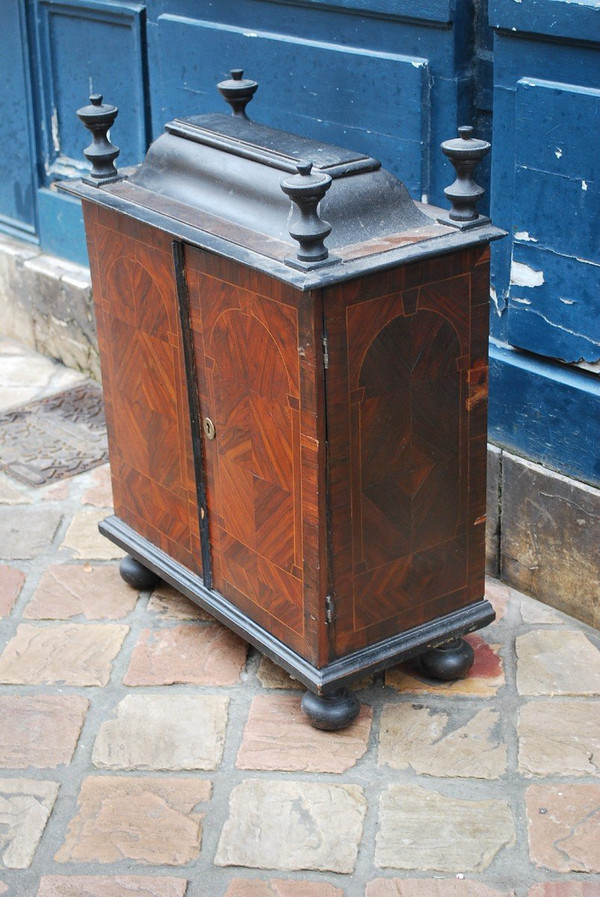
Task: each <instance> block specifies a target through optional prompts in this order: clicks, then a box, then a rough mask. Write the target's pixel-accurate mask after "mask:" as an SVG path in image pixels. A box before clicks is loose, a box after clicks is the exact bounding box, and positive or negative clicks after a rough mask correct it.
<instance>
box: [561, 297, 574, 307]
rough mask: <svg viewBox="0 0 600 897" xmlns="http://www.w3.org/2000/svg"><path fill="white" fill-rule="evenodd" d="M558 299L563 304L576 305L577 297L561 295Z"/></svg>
mask: <svg viewBox="0 0 600 897" xmlns="http://www.w3.org/2000/svg"><path fill="white" fill-rule="evenodd" d="M558 299H559V302H562V303H563V305H575V299H563V297H562V296H559V297H558Z"/></svg>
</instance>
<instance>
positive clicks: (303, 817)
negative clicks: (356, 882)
mask: <svg viewBox="0 0 600 897" xmlns="http://www.w3.org/2000/svg"><path fill="white" fill-rule="evenodd" d="M366 809H367V802H366V799H365V796H364V793H363V790H362V788H360V787H359V786H358V785H330V784H327V783H325V782H297V781H290V780H289V779H286V780H285V781H268V780H264V779H252V780H248V781H245V782H242V783H241V784H240V785H236V786H235V787H234V788H233V790H232V792H231V798H230V809H229V818H228V820H227V822H226V823H225V825H224V827H223V831H222V833H221V838H220V840H219V846H218V848H217V854H216V856H215V863H216V864H217V865H218V866H250V867H255V868H258V869H283V870H287V871H291V870H295V869H316V870H319V871H322V872H340V873H351V872H352V871H353V870H354V865H355V862H356V857H357V854H358V848H359V844H360V841H361V836H362V826H363V821H364V817H365V813H366Z"/></svg>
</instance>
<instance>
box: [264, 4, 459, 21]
mask: <svg viewBox="0 0 600 897" xmlns="http://www.w3.org/2000/svg"><path fill="white" fill-rule="evenodd" d="M278 2H279V3H289V4H293V5H294V6H305V7H311V6H312V7H319V8H321V9H322V8H332V9H343V10H344V11H345V12H354V13H363V14H365V15H368V16H384V17H385V18H387V19H403V18H408V19H413V20H414V19H422V20H425V21H430V22H443V23H446V22H450V21H451V19H452V14H453V3H452V0H278Z"/></svg>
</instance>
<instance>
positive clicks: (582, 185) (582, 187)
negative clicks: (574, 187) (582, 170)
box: [581, 181, 588, 190]
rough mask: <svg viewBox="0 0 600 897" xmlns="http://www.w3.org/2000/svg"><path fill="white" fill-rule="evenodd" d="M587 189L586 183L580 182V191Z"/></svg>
mask: <svg viewBox="0 0 600 897" xmlns="http://www.w3.org/2000/svg"><path fill="white" fill-rule="evenodd" d="M587 188H588V182H587V181H582V182H581V189H582V190H587Z"/></svg>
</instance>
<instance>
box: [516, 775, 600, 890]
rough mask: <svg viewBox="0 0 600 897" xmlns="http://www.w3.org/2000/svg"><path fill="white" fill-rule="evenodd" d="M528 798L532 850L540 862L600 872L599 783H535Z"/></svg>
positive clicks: (550, 866)
mask: <svg viewBox="0 0 600 897" xmlns="http://www.w3.org/2000/svg"><path fill="white" fill-rule="evenodd" d="M526 799H527V816H528V819H529V847H530V854H531V859H532V861H533V862H534V863H535V864H536V865H537V866H542V867H544V868H546V869H552V870H553V871H555V872H600V785H580V784H576V785H573V784H571V783H567V782H565V783H564V784H562V785H532V786H531V787H530V788H528V790H527V798H526Z"/></svg>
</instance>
